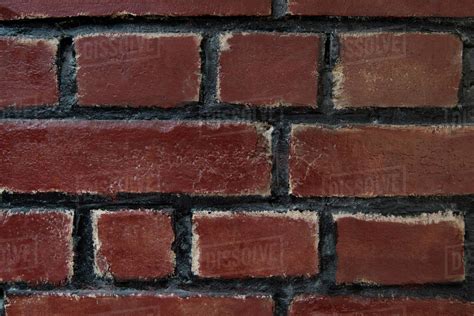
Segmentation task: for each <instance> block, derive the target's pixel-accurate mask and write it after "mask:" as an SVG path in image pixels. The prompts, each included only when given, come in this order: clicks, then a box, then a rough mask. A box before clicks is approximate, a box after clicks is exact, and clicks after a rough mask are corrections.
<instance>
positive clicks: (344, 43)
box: [334, 33, 463, 108]
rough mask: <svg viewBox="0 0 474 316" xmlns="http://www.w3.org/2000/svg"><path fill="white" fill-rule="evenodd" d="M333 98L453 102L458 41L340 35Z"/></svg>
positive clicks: (371, 102) (372, 103) (364, 103)
mask: <svg viewBox="0 0 474 316" xmlns="http://www.w3.org/2000/svg"><path fill="white" fill-rule="evenodd" d="M339 38H340V45H341V47H340V55H341V56H340V60H339V63H338V65H337V66H336V68H335V69H334V79H335V80H334V81H335V84H334V103H335V106H336V107H337V108H345V107H349V108H350V107H453V106H456V105H457V104H458V93H459V87H460V82H461V73H462V50H463V48H462V43H461V40H460V39H459V38H458V37H457V36H455V35H451V34H436V33H434V34H427V33H425V34H423V33H368V34H364V33H360V34H359V33H354V34H341V35H340V37H339Z"/></svg>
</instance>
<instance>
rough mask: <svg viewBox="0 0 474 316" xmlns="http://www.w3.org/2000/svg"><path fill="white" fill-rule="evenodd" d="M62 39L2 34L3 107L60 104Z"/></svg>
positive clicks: (0, 105) (0, 78) (0, 89)
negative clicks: (58, 64) (58, 67)
mask: <svg viewBox="0 0 474 316" xmlns="http://www.w3.org/2000/svg"><path fill="white" fill-rule="evenodd" d="M57 47H58V41H57V40H46V39H27V38H18V37H0V69H1V71H0V83H1V84H0V109H2V108H5V107H7V106H16V107H21V108H24V107H30V106H34V105H55V104H57V103H58V83H57V78H56V76H57V70H56V54H57Z"/></svg>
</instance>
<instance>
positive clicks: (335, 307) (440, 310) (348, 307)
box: [290, 296, 474, 316]
mask: <svg viewBox="0 0 474 316" xmlns="http://www.w3.org/2000/svg"><path fill="white" fill-rule="evenodd" d="M473 313H474V304H473V303H471V302H464V301H458V300H448V299H415V298H364V297H346V296H335V297H329V296H298V297H297V298H296V299H295V300H294V301H293V303H292V304H291V307H290V316H306V315H361V316H369V315H439V316H441V315H443V316H459V315H464V316H468V315H472V314H473Z"/></svg>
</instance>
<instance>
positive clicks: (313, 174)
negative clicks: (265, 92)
mask: <svg viewBox="0 0 474 316" xmlns="http://www.w3.org/2000/svg"><path fill="white" fill-rule="evenodd" d="M473 137H474V130H473V129H472V128H471V127H454V126H453V127H448V126H444V127H443V126H432V127H421V126H363V125H362V126H346V127H337V128H330V127H323V126H310V125H295V126H293V130H292V134H291V150H290V151H291V152H290V163H289V164H290V165H289V169H290V189H291V193H292V194H293V195H295V196H362V197H373V196H407V195H413V196H421V195H445V196H451V195H467V194H472V193H473V192H474V187H473V185H472V182H471V181H470V177H469V176H467V175H468V174H469V173H470V172H471V170H470V168H469V167H468V166H470V165H472V164H473V162H474V161H472V157H474V151H473V150H472V146H470V143H471V140H472V138H473Z"/></svg>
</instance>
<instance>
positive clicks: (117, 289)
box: [0, 279, 466, 298]
mask: <svg viewBox="0 0 474 316" xmlns="http://www.w3.org/2000/svg"><path fill="white" fill-rule="evenodd" d="M165 282H166V280H165ZM83 286H86V287H81V286H74V285H68V286H60V287H57V286H54V287H53V285H51V286H42V287H41V286H40V287H38V286H28V285H23V286H16V285H14V284H5V285H0V287H1V288H3V291H4V292H5V293H6V295H7V296H8V293H15V294H17V293H18V294H21V293H25V294H31V293H32V291H33V292H44V293H59V292H66V293H75V294H78V293H85V294H87V293H94V292H102V293H113V294H119V295H120V294H123V295H127V294H133V293H143V292H149V293H153V294H177V295H179V294H191V295H192V294H207V295H217V296H218V295H230V296H232V295H242V294H245V295H273V294H275V293H276V292H277V291H278V290H279V289H280V288H286V287H288V286H291V287H292V288H293V289H295V291H294V296H298V295H301V294H310V295H331V296H338V295H350V296H362V297H373V296H374V295H377V294H383V295H385V297H391V296H392V295H396V296H397V297H415V298H420V297H424V298H436V297H448V298H449V297H457V298H462V297H465V296H466V293H465V284H462V283H461V284H420V285H405V286H358V285H353V286H336V287H335V288H332V289H331V291H330V293H329V292H328V290H327V289H326V288H325V286H324V285H322V284H321V285H318V284H317V283H316V281H315V280H314V279H306V280H301V281H292V280H282V281H275V280H272V279H253V280H248V279H247V280H245V279H240V280H230V281H223V280H216V281H209V280H203V281H202V282H191V283H189V284H186V285H177V286H176V287H169V286H168V285H167V284H153V283H149V282H148V283H147V282H142V283H140V282H133V284H131V282H130V283H128V284H124V285H120V284H118V283H114V284H107V285H104V284H103V283H94V282H88V284H87V285H86V284H84V285H83ZM91 286H92V287H93V288H92V289H91ZM210 289H212V290H210ZM361 291H364V292H363V293H361Z"/></svg>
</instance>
